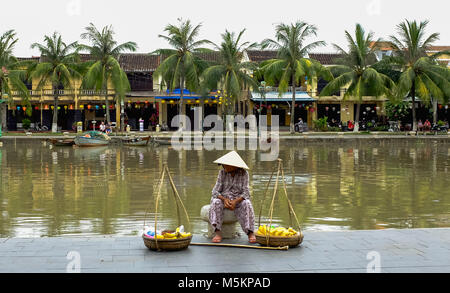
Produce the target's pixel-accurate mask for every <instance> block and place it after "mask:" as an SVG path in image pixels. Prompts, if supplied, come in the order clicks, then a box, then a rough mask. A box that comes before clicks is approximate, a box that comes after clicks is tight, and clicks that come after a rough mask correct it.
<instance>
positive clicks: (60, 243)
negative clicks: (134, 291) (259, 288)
mask: <svg viewBox="0 0 450 293" xmlns="http://www.w3.org/2000/svg"><path fill="white" fill-rule="evenodd" d="M304 234H305V238H304V241H303V243H302V244H301V245H300V246H299V247H297V248H290V249H289V250H288V251H272V250H263V249H246V248H228V247H205V246H190V247H189V248H188V249H186V250H183V251H178V252H154V251H150V250H148V249H147V248H146V247H145V246H144V243H143V240H142V239H141V238H140V237H137V236H136V237H110V236H105V237H102V236H98V237H70V238H65V237H54V238H0V272H1V273H9V272H10V273H22V272H24V273H25V272H26V273H28V272H39V273H44V272H50V273H64V272H66V268H67V267H71V265H70V264H71V262H72V261H73V258H69V259H68V258H67V255H68V253H69V252H70V251H75V252H78V253H79V255H80V259H81V264H80V267H81V272H82V273H83V272H85V273H88V272H96V273H97V272H99V273H100V272H102V273H109V272H123V273H163V272H169V273H218V272H226V273H238V272H239V273H241V272H249V273H250V272H256V273H270V272H285V273H297V272H327V273H328V272H346V273H347V272H356V273H359V272H361V273H365V272H367V267H368V266H369V267H370V268H375V265H373V264H375V263H376V261H377V260H379V262H378V264H379V265H380V266H379V267H380V269H381V272H382V273H400V272H406V273H419V272H420V273H421V272H424V273H440V272H446V273H449V272H450V228H434V229H398V230H396V229H392V230H390V229H387V230H372V231H338V232H325V231H324V232H322V231H305V232H304ZM193 242H208V240H207V239H206V238H204V237H203V236H200V235H198V236H197V235H196V236H194V239H193ZM224 243H238V244H248V243H247V239H246V237H241V238H240V239H237V240H236V239H235V240H225V241H224ZM256 246H258V245H256ZM373 255H375V258H373ZM377 255H379V259H378V258H377V257H376V256H377Z"/></svg>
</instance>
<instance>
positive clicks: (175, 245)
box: [142, 165, 192, 251]
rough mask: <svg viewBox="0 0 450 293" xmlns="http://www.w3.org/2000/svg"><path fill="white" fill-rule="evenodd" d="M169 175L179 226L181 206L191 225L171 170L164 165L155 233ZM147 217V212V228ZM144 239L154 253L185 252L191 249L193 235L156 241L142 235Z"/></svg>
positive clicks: (164, 231) (157, 197)
mask: <svg viewBox="0 0 450 293" xmlns="http://www.w3.org/2000/svg"><path fill="white" fill-rule="evenodd" d="M166 173H167V177H168V178H169V182H170V185H171V187H172V190H173V196H174V198H175V203H176V208H177V216H178V226H180V224H181V215H180V206H181V207H182V208H183V210H184V214H185V215H186V218H187V222H188V223H189V215H188V213H187V211H186V208H185V207H184V204H183V201H182V200H181V197H180V195H179V194H178V191H177V188H176V186H175V184H174V182H173V179H172V176H171V175H170V171H169V168H168V167H167V165H164V167H163V171H162V172H161V176H160V179H159V183H158V188H157V195H156V204H155V228H154V229H155V231H157V226H158V203H159V200H160V198H161V189H162V185H163V181H164V175H165V174H166ZM146 217H147V211H146V212H145V216H144V227H145V219H146ZM174 232H175V231H170V230H163V231H162V232H161V234H163V235H164V234H165V233H174ZM142 239H143V240H144V244H145V246H146V247H147V248H148V249H150V250H154V251H163V250H165V251H175V250H183V249H186V248H188V247H189V244H190V243H191V240H192V235H191V236H189V237H183V238H175V239H156V238H150V237H148V236H146V235H145V234H144V235H142Z"/></svg>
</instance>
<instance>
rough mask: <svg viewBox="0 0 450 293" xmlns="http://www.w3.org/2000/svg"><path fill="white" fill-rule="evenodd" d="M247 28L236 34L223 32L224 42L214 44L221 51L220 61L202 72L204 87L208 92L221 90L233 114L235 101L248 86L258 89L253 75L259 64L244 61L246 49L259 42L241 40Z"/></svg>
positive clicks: (227, 106)
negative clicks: (251, 42)
mask: <svg viewBox="0 0 450 293" xmlns="http://www.w3.org/2000/svg"><path fill="white" fill-rule="evenodd" d="M244 32H245V29H243V30H242V31H240V32H239V34H238V35H237V36H236V34H235V33H234V32H229V31H228V30H226V31H225V33H224V34H222V39H223V41H222V43H221V44H220V45H216V44H214V46H215V48H216V49H217V50H218V51H219V52H220V61H219V63H218V64H214V65H212V66H210V67H208V68H207V69H206V70H205V71H204V72H203V74H202V87H203V88H206V89H207V91H208V92H210V91H211V90H215V89H217V90H221V91H222V92H223V96H224V97H225V106H226V107H225V109H226V114H232V113H233V112H234V109H235V102H236V101H239V100H240V99H241V97H242V93H243V91H244V90H245V89H247V88H248V87H253V89H255V90H258V84H257V82H256V81H255V80H254V79H253V77H252V72H253V71H254V70H256V68H257V65H256V63H254V62H243V57H244V51H245V50H248V49H252V48H255V47H257V45H258V44H257V43H253V44H250V43H249V42H241V37H242V35H243V34H244Z"/></svg>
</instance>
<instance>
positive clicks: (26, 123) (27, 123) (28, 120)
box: [22, 118, 31, 130]
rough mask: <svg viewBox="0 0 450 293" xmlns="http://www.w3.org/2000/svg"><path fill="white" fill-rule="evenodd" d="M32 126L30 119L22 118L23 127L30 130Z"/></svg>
mask: <svg viewBox="0 0 450 293" xmlns="http://www.w3.org/2000/svg"><path fill="white" fill-rule="evenodd" d="M30 126H31V121H30V119H27V118H25V119H23V120H22V127H23V129H25V130H28V129H29V128H30Z"/></svg>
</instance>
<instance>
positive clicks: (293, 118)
mask: <svg viewBox="0 0 450 293" xmlns="http://www.w3.org/2000/svg"><path fill="white" fill-rule="evenodd" d="M294 120H295V76H294V75H292V104H291V123H290V133H291V134H294V133H295V127H294V124H295V122H294Z"/></svg>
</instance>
